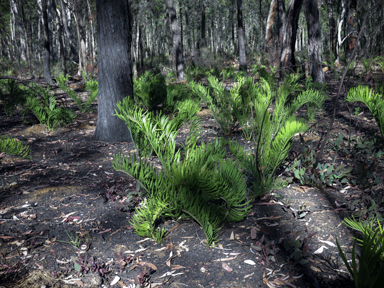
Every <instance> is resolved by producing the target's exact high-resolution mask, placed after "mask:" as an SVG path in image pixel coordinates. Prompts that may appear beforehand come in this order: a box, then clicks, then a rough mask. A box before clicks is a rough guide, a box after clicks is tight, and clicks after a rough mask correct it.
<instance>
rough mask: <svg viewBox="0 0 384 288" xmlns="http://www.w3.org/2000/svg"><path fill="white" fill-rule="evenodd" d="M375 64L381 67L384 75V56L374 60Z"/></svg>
mask: <svg viewBox="0 0 384 288" xmlns="http://www.w3.org/2000/svg"><path fill="white" fill-rule="evenodd" d="M374 62H375V63H376V64H377V65H379V66H380V68H381V71H382V72H383V73H384V57H383V56H377V57H376V58H375V59H374Z"/></svg>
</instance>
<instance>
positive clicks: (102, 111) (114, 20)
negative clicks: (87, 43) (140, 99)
mask: <svg viewBox="0 0 384 288" xmlns="http://www.w3.org/2000/svg"><path fill="white" fill-rule="evenodd" d="M96 11H97V44H98V45H97V46H98V57H99V62H98V67H99V73H98V79H99V94H98V117H97V124H96V131H95V138H96V139H97V140H102V141H112V142H113V141H115V142H118V141H131V138H130V135H129V130H128V128H127V125H126V124H125V123H124V121H122V120H120V119H119V118H118V117H116V116H114V114H115V109H116V108H117V106H116V103H117V101H120V100H122V99H124V98H125V97H127V96H128V97H133V82H132V69H131V41H132V23H131V21H132V15H131V10H130V3H129V0H124V1H122V0H96Z"/></svg>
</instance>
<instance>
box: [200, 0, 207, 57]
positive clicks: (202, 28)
mask: <svg viewBox="0 0 384 288" xmlns="http://www.w3.org/2000/svg"><path fill="white" fill-rule="evenodd" d="M200 7H201V23H200V41H199V42H198V43H199V47H198V49H200V51H201V49H203V48H204V47H205V46H206V45H207V43H206V42H205V1H204V0H202V1H201V2H200Z"/></svg>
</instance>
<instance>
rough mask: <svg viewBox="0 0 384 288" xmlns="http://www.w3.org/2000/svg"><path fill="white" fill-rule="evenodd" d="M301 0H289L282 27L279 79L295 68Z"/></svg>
mask: <svg viewBox="0 0 384 288" xmlns="http://www.w3.org/2000/svg"><path fill="white" fill-rule="evenodd" d="M302 5H303V0H290V1H289V4H288V9H287V15H286V18H285V22H284V27H283V33H284V34H283V35H284V37H283V43H282V49H281V56H280V79H282V78H284V76H285V75H284V74H287V73H288V74H289V73H292V72H293V71H294V69H295V66H296V63H295V43H296V34H297V27H298V21H299V16H300V10H301V6H302Z"/></svg>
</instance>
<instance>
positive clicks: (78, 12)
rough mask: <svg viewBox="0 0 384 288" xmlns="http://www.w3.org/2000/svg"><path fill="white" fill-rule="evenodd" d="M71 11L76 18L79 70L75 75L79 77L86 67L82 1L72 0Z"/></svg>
mask: <svg viewBox="0 0 384 288" xmlns="http://www.w3.org/2000/svg"><path fill="white" fill-rule="evenodd" d="M73 9H74V13H75V17H76V29H77V40H78V45H79V69H78V72H77V74H78V75H81V72H83V71H85V67H87V49H86V39H85V37H86V35H85V34H86V33H85V24H84V16H83V15H84V12H85V9H84V2H83V0H74V1H73Z"/></svg>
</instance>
